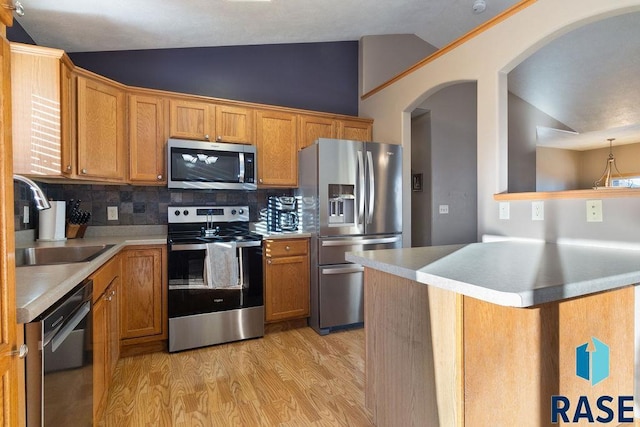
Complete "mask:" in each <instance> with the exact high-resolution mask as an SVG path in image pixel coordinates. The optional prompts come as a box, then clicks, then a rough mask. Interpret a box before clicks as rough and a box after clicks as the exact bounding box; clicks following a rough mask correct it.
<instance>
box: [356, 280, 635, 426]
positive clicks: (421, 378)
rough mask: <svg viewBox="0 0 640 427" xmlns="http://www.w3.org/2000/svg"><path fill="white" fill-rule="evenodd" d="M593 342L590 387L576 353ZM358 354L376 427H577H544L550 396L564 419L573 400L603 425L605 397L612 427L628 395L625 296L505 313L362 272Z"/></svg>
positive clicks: (630, 329)
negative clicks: (599, 358) (597, 369)
mask: <svg viewBox="0 0 640 427" xmlns="http://www.w3.org/2000/svg"><path fill="white" fill-rule="evenodd" d="M593 337H595V338H597V339H598V340H600V341H601V342H603V343H605V344H606V345H607V346H608V347H609V351H610V363H609V367H610V369H609V375H608V377H607V378H606V379H604V380H603V381H601V382H599V383H597V384H595V385H591V383H590V382H589V381H588V380H585V379H583V378H580V377H578V376H576V347H578V346H580V345H583V344H585V343H588V347H587V349H588V350H589V351H591V350H592V348H593ZM365 351H366V366H365V373H366V385H365V403H366V406H367V408H368V409H369V410H370V411H371V413H372V415H373V418H374V422H375V424H376V425H377V426H380V427H384V426H397V425H413V426H430V427H432V426H442V427H445V426H447V427H448V426H459V427H460V426H465V427H476V426H478V427H484V426H511V425H518V426H522V427H525V426H531V427H539V426H547V425H576V424H571V423H569V424H567V423H563V422H562V420H560V421H561V422H559V423H558V424H552V423H551V396H553V395H562V396H566V397H567V398H568V399H569V401H570V402H571V407H570V409H569V410H568V411H567V414H568V415H569V417H570V418H572V417H573V415H574V412H575V408H576V405H577V404H578V399H579V397H580V396H587V398H588V399H589V403H590V404H591V409H592V410H593V414H594V418H595V417H597V416H598V415H602V416H606V415H607V414H606V413H602V412H599V410H598V408H597V406H596V401H597V398H598V397H599V396H603V395H608V396H613V397H614V401H613V402H612V403H611V404H610V405H608V406H610V407H611V408H613V410H614V412H615V419H614V421H613V422H611V423H610V424H608V425H612V426H617V425H619V424H620V423H618V422H616V421H617V419H618V418H617V417H618V409H617V396H632V395H633V392H634V384H633V381H634V289H633V287H631V286H629V287H625V288H621V289H617V290H613V291H609V292H603V293H599V294H593V295H588V296H585V297H581V298H575V299H571V300H565V301H561V302H554V303H548V304H543V305H540V306H536V307H533V308H512V307H504V306H500V305H496V304H491V303H487V302H483V301H480V300H477V299H474V298H470V297H463V296H461V295H460V294H456V293H454V292H451V291H446V290H442V289H439V288H435V287H432V286H427V285H424V284H420V283H417V282H414V281H411V280H408V279H404V278H401V277H398V276H394V275H390V274H387V273H383V272H380V271H377V270H373V269H370V268H367V269H366V270H365ZM625 415H626V416H627V417H629V416H631V415H632V413H631V414H630V413H628V412H627V413H625ZM570 421H571V420H570ZM581 421H582V422H581V424H580V425H582V424H586V423H585V419H584V418H583V419H582V420H581ZM622 425H636V426H637V425H640V423H639V422H638V420H636V421H635V423H629V424H622Z"/></svg>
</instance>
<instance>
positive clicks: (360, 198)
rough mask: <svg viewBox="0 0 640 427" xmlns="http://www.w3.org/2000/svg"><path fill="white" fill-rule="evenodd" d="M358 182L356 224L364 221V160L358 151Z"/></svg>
mask: <svg viewBox="0 0 640 427" xmlns="http://www.w3.org/2000/svg"><path fill="white" fill-rule="evenodd" d="M358 181H359V185H360V189H359V191H358V221H357V222H358V224H361V223H362V222H363V220H364V158H363V156H362V151H360V150H358Z"/></svg>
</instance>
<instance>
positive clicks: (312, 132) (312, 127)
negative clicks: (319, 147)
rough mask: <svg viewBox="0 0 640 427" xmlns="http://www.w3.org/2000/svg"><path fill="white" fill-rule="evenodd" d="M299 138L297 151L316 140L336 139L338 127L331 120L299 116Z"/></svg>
mask: <svg viewBox="0 0 640 427" xmlns="http://www.w3.org/2000/svg"><path fill="white" fill-rule="evenodd" d="M299 136H300V139H299V146H298V149H299V150H302V149H303V148H305V147H308V146H310V145H311V144H313V143H314V141H315V140H316V139H318V138H337V136H338V126H337V124H336V121H335V120H333V119H329V118H326V117H317V116H305V115H300V132H299Z"/></svg>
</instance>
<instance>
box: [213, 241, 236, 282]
mask: <svg viewBox="0 0 640 427" xmlns="http://www.w3.org/2000/svg"><path fill="white" fill-rule="evenodd" d="M204 276H205V277H204V279H205V284H206V286H207V287H209V288H211V289H239V288H241V286H242V285H239V284H238V257H237V256H236V242H224V243H222V242H217V243H207V250H206V254H205V258H204Z"/></svg>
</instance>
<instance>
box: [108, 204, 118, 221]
mask: <svg viewBox="0 0 640 427" xmlns="http://www.w3.org/2000/svg"><path fill="white" fill-rule="evenodd" d="M117 220H118V207H117V206H107V221H117Z"/></svg>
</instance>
